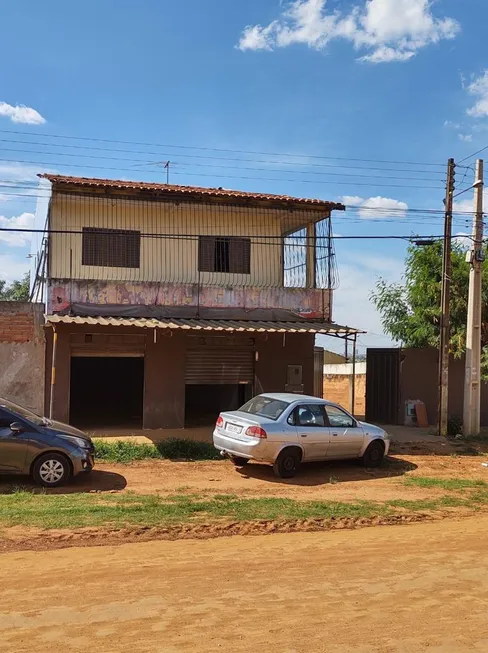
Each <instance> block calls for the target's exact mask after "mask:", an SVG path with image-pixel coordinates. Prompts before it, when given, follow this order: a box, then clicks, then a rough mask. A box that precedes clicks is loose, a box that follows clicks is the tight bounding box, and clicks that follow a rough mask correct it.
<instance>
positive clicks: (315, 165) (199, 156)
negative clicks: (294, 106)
mask: <svg viewBox="0 0 488 653" xmlns="http://www.w3.org/2000/svg"><path fill="white" fill-rule="evenodd" d="M0 132H1V130H0ZM0 143H17V144H21V145H41V146H43V147H44V146H45V147H64V148H69V149H76V150H89V151H96V152H120V153H123V154H145V155H146V156H158V157H160V156H163V153H162V152H147V151H145V150H126V149H118V148H111V147H109V148H103V147H94V146H93V145H90V146H89V145H72V144H71V143H69V144H65V143H42V142H39V141H25V140H24V141H22V140H15V139H8V138H5V139H0ZM4 149H7V148H4ZM9 151H13V152H24V150H9ZM31 151H32V150H25V152H31ZM60 156H61V153H60ZM82 156H83V155H82ZM178 156H179V157H181V158H186V159H189V158H192V159H205V160H207V159H210V160H217V161H234V162H244V163H265V164H269V163H271V164H273V163H279V164H282V165H287V166H289V165H297V166H303V167H306V168H334V169H335V168H346V169H348V168H350V169H354V170H374V171H375V172H408V173H418V174H435V175H441V176H443V177H445V172H444V171H443V170H418V169H413V168H407V169H405V168H378V167H372V166H355V165H352V166H351V165H344V164H339V163H334V164H332V163H310V162H306V163H304V162H300V161H291V162H289V163H288V162H285V161H279V160H278V161H269V160H263V159H243V158H231V157H226V156H209V155H208V154H207V155H202V154H181V153H179V154H178ZM297 158H299V157H297ZM119 160H123V159H119ZM127 160H132V159H127ZM141 160H142V159H141ZM148 163H151V162H148Z"/></svg>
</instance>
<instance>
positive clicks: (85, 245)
mask: <svg viewBox="0 0 488 653" xmlns="http://www.w3.org/2000/svg"><path fill="white" fill-rule="evenodd" d="M81 263H82V265H96V266H102V267H110V268H139V267H140V263H141V232H140V231H129V230H125V229H99V228H95V227H83V236H82V253H81Z"/></svg>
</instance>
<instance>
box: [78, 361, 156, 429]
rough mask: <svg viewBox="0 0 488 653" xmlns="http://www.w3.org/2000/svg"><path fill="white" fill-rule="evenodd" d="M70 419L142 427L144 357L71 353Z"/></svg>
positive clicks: (98, 424)
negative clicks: (72, 354) (92, 355)
mask: <svg viewBox="0 0 488 653" xmlns="http://www.w3.org/2000/svg"><path fill="white" fill-rule="evenodd" d="M70 385H71V387H70V422H71V423H72V424H73V425H74V426H79V427H84V428H86V427H89V426H93V427H121V428H122V427H125V428H129V427H132V428H142V413H143V398H144V358H142V357H72V358H71V384H70Z"/></svg>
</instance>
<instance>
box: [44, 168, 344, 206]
mask: <svg viewBox="0 0 488 653" xmlns="http://www.w3.org/2000/svg"><path fill="white" fill-rule="evenodd" d="M38 176H39V177H41V178H42V179H48V180H49V181H50V182H51V183H52V184H54V185H63V186H64V185H67V186H81V187H83V188H101V189H103V188H113V189H117V190H133V191H148V192H152V193H157V194H158V195H161V196H165V197H166V198H168V197H170V196H172V197H180V198H181V197H184V196H186V197H193V198H195V199H202V198H205V197H206V198H221V199H227V200H233V199H236V200H242V201H244V202H250V203H253V202H254V203H255V202H258V203H261V202H262V203H274V204H281V205H283V204H284V205H288V206H290V207H291V206H303V207H306V208H310V209H318V210H326V211H332V210H338V211H344V210H345V206H344V205H343V204H339V203H337V202H327V201H326V200H319V199H309V198H306V197H291V196H289V195H271V194H268V193H249V192H246V191H241V190H229V189H227V188H200V187H198V186H179V185H175V184H155V183H150V182H146V181H125V180H118V179H93V178H88V177H71V176H67V175H53V174H47V173H46V174H40V175H38Z"/></svg>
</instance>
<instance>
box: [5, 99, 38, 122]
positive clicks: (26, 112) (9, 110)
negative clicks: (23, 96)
mask: <svg viewBox="0 0 488 653" xmlns="http://www.w3.org/2000/svg"><path fill="white" fill-rule="evenodd" d="M0 116H4V117H5V118H10V120H11V121H12V122H17V123H22V124H24V125H43V124H44V123H45V122H46V120H45V118H43V117H42V116H41V114H40V113H39V111H36V110H35V109H33V108H32V107H26V106H25V105H24V104H16V105H15V106H13V105H12V104H7V103H6V102H0Z"/></svg>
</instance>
